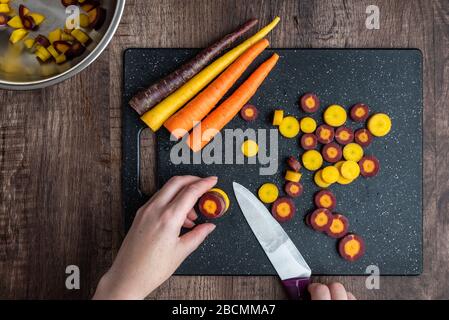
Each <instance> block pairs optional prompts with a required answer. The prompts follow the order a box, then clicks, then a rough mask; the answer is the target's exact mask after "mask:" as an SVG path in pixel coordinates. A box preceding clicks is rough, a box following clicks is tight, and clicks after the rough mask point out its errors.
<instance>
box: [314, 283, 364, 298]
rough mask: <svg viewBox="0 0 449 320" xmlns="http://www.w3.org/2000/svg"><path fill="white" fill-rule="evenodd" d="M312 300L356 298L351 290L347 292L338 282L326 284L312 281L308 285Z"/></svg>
mask: <svg viewBox="0 0 449 320" xmlns="http://www.w3.org/2000/svg"><path fill="white" fill-rule="evenodd" d="M308 289H309V293H310V296H311V299H312V300H356V298H355V297H354V295H353V294H352V293H351V292H347V291H346V289H345V287H344V286H343V285H342V284H341V283H338V282H334V283H331V284H330V285H328V286H327V285H325V284H321V283H312V284H310V285H309V287H308Z"/></svg>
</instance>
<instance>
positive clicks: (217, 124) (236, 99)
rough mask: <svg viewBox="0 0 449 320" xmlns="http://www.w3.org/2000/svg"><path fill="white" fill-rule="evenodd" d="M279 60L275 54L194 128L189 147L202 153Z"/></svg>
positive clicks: (189, 138) (189, 139)
mask: <svg viewBox="0 0 449 320" xmlns="http://www.w3.org/2000/svg"><path fill="white" fill-rule="evenodd" d="M278 59H279V56H278V55H277V54H276V53H275V54H273V55H272V56H271V57H270V58H269V59H267V60H266V61H265V62H264V63H262V64H261V65H260V66H259V67H258V68H257V69H256V71H254V72H253V73H252V74H251V75H250V76H249V78H248V79H246V81H245V82H244V83H243V84H242V85H241V86H240V87H239V88H238V89H237V90H235V91H234V93H233V94H232V95H231V96H230V97H229V98H227V99H226V100H225V101H224V102H223V103H222V104H221V105H219V106H218V107H217V108H216V109H215V110H214V111H212V112H211V113H210V114H209V115H208V116H207V117H206V118H205V119H204V120H203V121H202V122H201V123H200V124H199V125H197V126H196V127H194V128H193V131H192V133H191V134H190V136H189V137H188V139H187V145H188V146H189V147H190V149H192V150H193V151H194V152H197V151H200V150H201V149H202V148H203V147H204V146H205V145H206V144H208V143H209V141H211V140H212V138H213V137H214V136H215V135H216V134H217V133H218V132H219V131H220V130H221V129H223V128H224V126H225V125H227V124H228V123H229V122H230V121H231V120H232V119H233V118H234V117H235V116H236V115H237V113H239V111H240V109H241V108H242V107H243V106H244V105H245V104H246V103H247V102H248V101H249V99H251V97H252V96H253V95H254V94H255V93H256V91H257V89H258V88H259V87H260V85H261V84H262V82H263V81H264V80H265V78H266V77H267V76H268V74H269V73H270V71H271V70H272V69H273V68H274V66H275V65H276V62H277V61H278Z"/></svg>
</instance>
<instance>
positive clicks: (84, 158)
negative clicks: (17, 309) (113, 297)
mask: <svg viewBox="0 0 449 320" xmlns="http://www.w3.org/2000/svg"><path fill="white" fill-rule="evenodd" d="M370 4H376V5H377V6H379V8H380V14H381V16H380V30H367V29H366V27H365V19H366V16H367V14H366V13H365V10H366V7H367V6H368V5H370ZM275 15H279V16H281V17H282V21H281V23H280V25H279V26H278V27H277V28H276V29H275V30H274V31H273V32H272V33H271V35H270V37H269V38H270V41H271V45H272V47H279V48H281V47H282V48H284V47H285V48H292V47H306V48H312V47H313V48H324V47H332V48H419V49H421V51H422V53H423V59H424V248H425V250H424V273H423V274H422V275H421V276H417V277H383V278H381V282H380V289H379V290H367V289H366V288H365V277H320V278H317V279H315V280H316V281H323V282H331V281H341V282H343V283H344V284H345V285H346V287H347V288H348V289H349V290H350V291H352V292H353V293H354V294H355V295H356V296H357V297H358V298H360V299H394V298H396V299H406V298H410V299H417V298H421V299H443V298H445V299H447V298H449V286H448V285H447V279H449V268H448V265H449V215H448V214H447V212H448V210H449V182H448V181H449V130H448V125H449V112H447V101H449V76H448V74H449V53H448V52H449V50H448V48H449V27H448V26H449V3H448V1H447V0H439V1H438V0H435V1H429V0H410V1H402V0H395V1H393V0H390V1H388V0H375V1H371V0H370V1H367V0H363V1H360V0H333V1H331V0H328V1H324V0H322V1H312V0H302V1H293V0H291V1H289V0H286V1H280V0H272V1H258V0H254V1H244V0H221V1H212V0H211V1H206V0H189V1H184V0H171V1H160V0H153V1H138V0H128V1H127V5H126V9H125V13H124V16H123V19H122V22H121V24H120V27H119V28H118V30H117V33H116V35H115V37H114V39H113V41H112V42H111V44H110V45H109V47H108V49H107V50H106V51H105V52H104V53H103V54H102V55H101V56H100V57H99V59H98V60H97V61H96V62H95V63H93V64H92V65H91V66H90V67H89V68H87V69H86V70H84V71H83V72H81V73H80V74H79V75H77V76H75V77H73V78H72V79H70V80H67V81H65V82H63V83H61V84H59V85H56V86H53V87H51V88H46V89H42V90H36V91H31V92H12V91H0V101H2V105H1V107H0V125H1V127H0V186H1V189H0V298H7V299H16V298H27V299H30V298H41V299H45V298H55V299H78V298H89V297H91V295H92V294H93V292H94V289H95V286H96V283H97V281H98V279H99V278H100V276H101V275H102V273H104V272H105V271H106V270H107V268H108V266H109V265H110V264H111V262H112V260H113V258H114V256H115V254H116V252H117V250H118V248H119V246H120V243H121V241H122V239H123V236H124V229H123V217H122V212H121V204H120V165H121V141H120V125H121V124H120V110H121V108H122V104H121V86H122V53H123V50H124V49H125V48H128V47H169V48H170V47H172V48H175V47H176V48H178V47H204V46H206V45H207V44H208V43H210V42H211V41H213V40H215V39H216V38H218V37H219V36H220V35H222V34H224V33H226V32H229V31H231V30H232V29H233V28H234V27H235V26H236V25H239V24H240V23H242V22H243V21H245V20H246V19H248V18H251V17H258V18H259V19H260V23H261V24H265V23H267V22H268V21H269V20H270V19H271V18H272V17H273V16H275ZM143 146H144V148H143V149H142V153H143V156H144V158H145V161H144V163H145V164H144V168H143V174H144V179H143V184H144V188H145V190H147V191H148V192H150V193H151V192H153V191H154V188H155V186H154V152H153V151H154V137H153V136H152V134H147V135H146V136H145V139H144V141H143ZM70 264H75V265H78V266H79V267H80V270H81V289H80V290H67V289H66V288H65V284H64V283H65V277H66V274H65V268H66V266H67V265H70ZM149 298H150V299H252V298H255V299H279V298H285V295H284V292H283V291H282V288H281V286H280V284H279V282H278V279H276V278H275V277H181V276H177V277H172V278H170V279H169V280H168V281H167V282H166V283H165V284H163V285H162V286H161V287H160V288H159V289H157V290H156V291H155V292H153V293H152V294H151V295H150V296H149Z"/></svg>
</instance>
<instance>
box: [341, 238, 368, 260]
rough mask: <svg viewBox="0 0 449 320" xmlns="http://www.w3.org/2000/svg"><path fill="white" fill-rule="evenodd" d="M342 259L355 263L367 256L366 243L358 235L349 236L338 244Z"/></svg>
mask: <svg viewBox="0 0 449 320" xmlns="http://www.w3.org/2000/svg"><path fill="white" fill-rule="evenodd" d="M338 251H339V253H340V255H341V257H342V258H343V259H345V260H348V261H355V260H357V259H359V258H361V257H362V256H363V255H364V254H365V242H364V241H363V239H362V238H361V237H360V236H358V235H356V234H348V235H346V236H345V237H344V238H342V239H341V240H340V242H339V244H338Z"/></svg>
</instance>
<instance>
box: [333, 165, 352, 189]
mask: <svg viewBox="0 0 449 320" xmlns="http://www.w3.org/2000/svg"><path fill="white" fill-rule="evenodd" d="M343 163H345V161H338V162H337V163H336V164H334V167H335V168H337V169H338V172H340V176H339V177H338V180H337V183H338V184H342V185H347V184H350V183H351V182H352V181H353V180H351V179H346V178H345V177H343V175H342V174H341V166H342V165H343Z"/></svg>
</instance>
